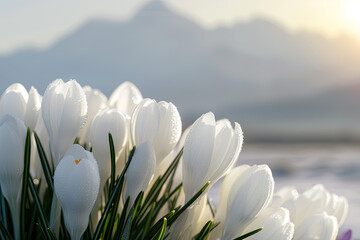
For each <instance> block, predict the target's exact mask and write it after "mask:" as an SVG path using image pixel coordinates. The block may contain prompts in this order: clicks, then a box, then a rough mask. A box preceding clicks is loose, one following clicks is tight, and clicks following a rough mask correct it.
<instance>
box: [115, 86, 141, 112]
mask: <svg viewBox="0 0 360 240" xmlns="http://www.w3.org/2000/svg"><path fill="white" fill-rule="evenodd" d="M142 100H143V97H142V95H141V92H140V91H139V89H138V88H137V87H136V86H135V85H134V84H133V83H131V82H123V83H122V84H120V85H119V86H118V87H117V88H116V89H115V91H114V92H113V93H112V94H111V96H110V98H109V105H110V107H112V108H115V109H117V110H119V111H120V112H122V113H124V114H126V116H128V117H130V116H131V115H132V113H133V111H134V109H135V107H136V106H137V105H138V104H139V103H140V102H141V101H142Z"/></svg>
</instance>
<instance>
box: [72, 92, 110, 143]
mask: <svg viewBox="0 0 360 240" xmlns="http://www.w3.org/2000/svg"><path fill="white" fill-rule="evenodd" d="M83 90H84V92H85V95H86V101H87V107H88V113H87V118H86V122H85V124H84V126H83V127H82V128H81V130H80V133H79V135H78V137H79V140H80V143H87V142H89V141H90V140H89V131H88V129H89V127H90V125H91V122H92V121H93V119H94V117H95V116H96V114H97V113H98V112H99V111H101V110H103V109H105V108H107V97H106V96H105V95H104V94H103V93H102V92H101V91H100V90H98V89H93V88H91V87H90V86H84V87H83Z"/></svg>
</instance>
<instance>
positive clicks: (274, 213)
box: [243, 208, 294, 240]
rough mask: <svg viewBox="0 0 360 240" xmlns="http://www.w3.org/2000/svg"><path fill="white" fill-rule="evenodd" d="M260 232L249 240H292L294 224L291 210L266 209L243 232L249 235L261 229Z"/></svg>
mask: <svg viewBox="0 0 360 240" xmlns="http://www.w3.org/2000/svg"><path fill="white" fill-rule="evenodd" d="M261 227H262V228H263V229H262V230H261V231H260V232H258V233H256V234H255V235H253V236H251V237H249V240H263V239H267V240H291V239H292V238H293V236H294V224H293V223H292V222H290V217H289V210H287V209H286V208H266V209H264V210H263V211H261V212H260V214H259V215H258V216H257V217H256V218H255V219H254V221H252V222H251V223H250V224H249V225H248V226H247V227H246V228H245V230H244V231H243V234H246V233H249V232H251V231H254V230H256V229H259V228H261Z"/></svg>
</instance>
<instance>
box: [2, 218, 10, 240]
mask: <svg viewBox="0 0 360 240" xmlns="http://www.w3.org/2000/svg"><path fill="white" fill-rule="evenodd" d="M0 230H1V234H2V235H3V236H4V237H5V239H6V240H12V237H11V235H10V233H9V232H8V230H6V228H5V226H4V224H3V222H0Z"/></svg>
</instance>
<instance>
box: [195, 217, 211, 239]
mask: <svg viewBox="0 0 360 240" xmlns="http://www.w3.org/2000/svg"><path fill="white" fill-rule="evenodd" d="M212 225H213V221H211V220H210V221H208V222H207V223H206V224H205V225H204V227H203V228H202V229H201V230H200V232H199V233H198V234H196V236H195V237H193V240H206V239H208V237H209V235H210V232H211V230H212V229H213V228H212Z"/></svg>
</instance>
